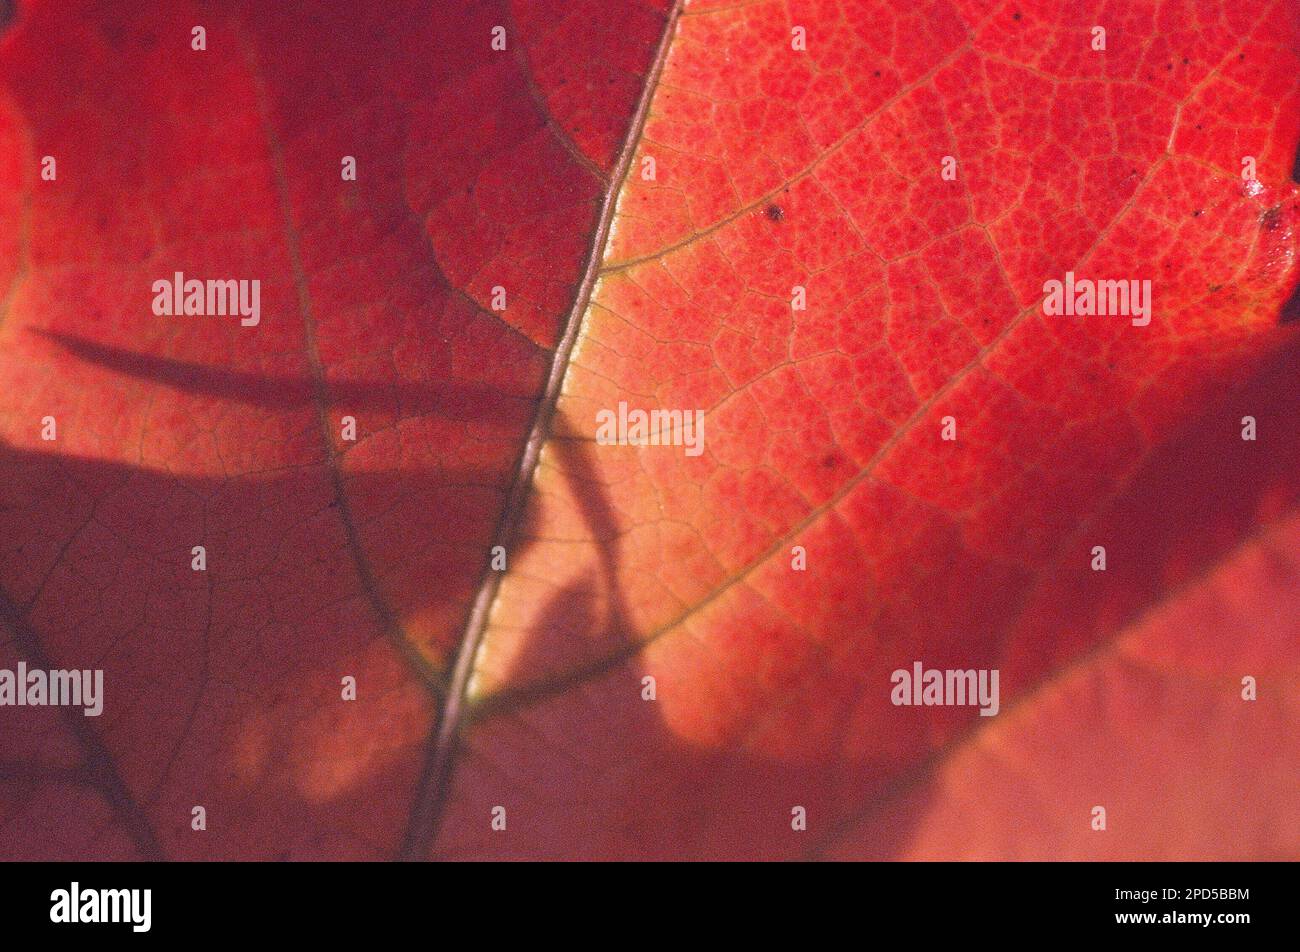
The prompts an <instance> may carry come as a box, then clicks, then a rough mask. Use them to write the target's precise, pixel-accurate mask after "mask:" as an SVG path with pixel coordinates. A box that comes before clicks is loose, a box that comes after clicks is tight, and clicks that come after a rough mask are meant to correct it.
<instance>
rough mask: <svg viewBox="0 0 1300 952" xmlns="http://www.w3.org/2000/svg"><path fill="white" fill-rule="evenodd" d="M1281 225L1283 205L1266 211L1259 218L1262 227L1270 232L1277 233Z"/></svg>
mask: <svg viewBox="0 0 1300 952" xmlns="http://www.w3.org/2000/svg"><path fill="white" fill-rule="evenodd" d="M1281 223H1282V206H1281V205H1274V206H1273V207H1272V208H1269V209H1266V210H1265V211H1264V213H1263V214H1262V215H1260V216H1259V224H1260V227H1262V228H1265V229H1267V230H1268V231H1277V226H1278V225H1280V224H1281Z"/></svg>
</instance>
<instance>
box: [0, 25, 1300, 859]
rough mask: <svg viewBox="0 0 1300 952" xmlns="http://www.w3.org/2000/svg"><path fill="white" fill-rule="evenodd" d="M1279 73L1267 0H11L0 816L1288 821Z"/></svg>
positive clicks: (1139, 828) (1298, 512)
mask: <svg viewBox="0 0 1300 952" xmlns="http://www.w3.org/2000/svg"><path fill="white" fill-rule="evenodd" d="M1099 31H1100V32H1099ZM1298 66H1300V12H1298V11H1297V10H1296V8H1295V6H1294V4H1292V3H1289V2H1287V0H1277V2H1274V3H1265V4H1261V5H1245V6H1243V5H1234V4H1229V3H1227V2H1225V0H1184V2H1181V3H1180V2H1173V3H1170V2H1163V3H1159V4H1156V3H1154V2H1149V0H1141V2H1136V3H1131V4H1127V5H1124V6H1122V7H1115V6H1113V5H1105V4H1100V3H1093V2H1084V3H1080V2H1077V0H1072V2H1057V3H1049V2H1040V0H1026V2H1024V3H1019V4H1017V3H986V2H971V3H967V2H952V3H950V2H932V3H920V4H917V3H897V2H880V3H861V4H851V3H838V2H831V0H791V2H789V3H778V2H765V0H757V2H745V3H736V2H734V0H715V2H689V3H686V4H684V5H683V4H674V3H671V2H669V0H615V2H611V0H601V2H597V0H580V2H566V3H549V2H506V0H499V2H489V3H468V2H466V3H460V2H450V3H439V4H417V3H397V4H393V3H383V4H378V3H375V4H371V3H365V2H361V3H354V4H351V5H348V6H347V7H336V6H334V5H313V4H296V3H287V4H260V3H252V2H249V3H229V4H220V5H215V4H207V3H198V2H185V3H176V4H168V5H167V6H166V9H163V10H159V9H154V8H153V7H151V6H149V5H145V4H138V3H124V4H117V5H112V6H109V5H102V4H91V3H62V4H58V5H54V4H50V3H45V2H32V0H28V2H24V3H20V4H19V5H18V7H17V11H16V14H15V15H14V17H13V19H12V22H10V23H9V24H8V25H7V26H6V27H5V28H4V33H3V35H0V90H2V93H0V142H2V143H3V146H4V148H3V149H0V156H3V158H0V249H2V252H3V253H0V269H3V272H2V273H0V293H2V294H3V295H4V297H3V309H2V310H0V382H2V383H3V390H2V391H0V393H2V394H3V403H0V427H3V429H2V430H0V439H2V440H3V444H0V670H4V669H9V670H16V669H17V668H18V666H19V665H20V664H22V665H25V666H26V667H27V668H33V669H42V670H53V669H88V670H89V669H100V670H102V671H103V684H104V690H103V702H104V703H103V713H102V714H100V715H99V716H93V717H86V716H84V714H83V711H82V709H81V708H80V707H73V706H62V707H60V706H53V705H44V706H42V705H37V706H23V707H17V706H6V705H0V727H3V730H0V856H3V857H5V858H42V859H45V858H70V859H72V858H92V859H105V858H118V857H125V858H146V859H159V858H172V859H217V858H241V859H244V858H258V859H261V858H292V859H298V858H329V859H356V858H436V859H468V858H492V857H506V858H620V859H624V858H626V859H630V858H684V859H697V858H747V859H757V858H793V857H805V856H815V857H829V858H891V859H892V858H906V859H952V858H963V859H964V858H980V859H990V858H1011V859H1021V858H1039V859H1048V858H1061V859H1103V858H1118V859H1156V858H1159V859H1228V858H1239V859H1263V858H1291V859H1294V858H1296V857H1297V855H1300V809H1297V800H1296V797H1295V779H1294V778H1295V777H1296V776H1297V774H1298V772H1300V691H1297V687H1298V685H1297V669H1298V665H1300V638H1297V635H1298V634H1300V605H1298V604H1297V600H1296V592H1297V591H1298V590H1300V589H1298V588H1297V581H1300V565H1297V552H1298V551H1300V546H1298V545H1297V543H1300V388H1297V387H1296V385H1295V381H1296V374H1297V370H1300V339H1298V338H1297V336H1296V334H1297V331H1296V326H1297V325H1296V324H1295V323H1294V317H1295V315H1296V313H1297V312H1296V304H1295V303H1294V301H1295V298H1294V297H1293V294H1294V292H1295V287H1296V283H1297V267H1296V251H1297V245H1298V242H1297V237H1296V231H1297V225H1298V224H1300V186H1298V185H1297V183H1296V177H1295V172H1293V168H1294V166H1295V163H1296V150H1297V142H1298V140H1300V81H1298V80H1297V76H1300V69H1297V67H1298ZM177 273H179V274H181V275H182V276H183V277H184V278H189V279H197V280H200V281H205V280H216V281H224V280H230V281H235V282H239V281H252V280H254V279H256V280H257V281H258V282H259V285H258V287H259V288H260V304H259V313H258V316H257V319H256V320H254V319H253V318H252V317H250V316H248V315H246V314H243V312H240V313H236V314H232V313H221V314H217V313H190V314H186V313H184V312H183V308H182V309H179V310H180V311H181V313H159V310H160V306H159V305H158V303H157V301H156V299H155V293H156V292H155V290H154V286H155V282H157V281H159V280H161V281H163V282H164V283H165V284H166V283H167V282H172V280H173V276H174V275H176V274H177ZM1076 278H1077V279H1078V280H1079V281H1083V282H1092V281H1097V282H1101V281H1116V282H1118V281H1123V282H1125V289H1126V290H1127V288H1128V287H1129V285H1128V284H1127V282H1130V281H1131V282H1135V285H1134V291H1133V297H1132V298H1128V297H1127V295H1126V298H1125V302H1126V304H1125V307H1124V309H1123V310H1121V311H1120V312H1119V313H1101V314H1090V315H1089V314H1077V313H1073V310H1074V308H1073V302H1072V307H1071V312H1070V313H1054V312H1053V311H1052V307H1051V306H1050V304H1049V303H1048V302H1049V301H1050V300H1051V293H1050V291H1049V282H1052V281H1059V282H1062V283H1063V284H1064V283H1066V282H1069V284H1070V286H1071V288H1072V287H1073V286H1074V282H1075V280H1076ZM1143 282H1150V284H1149V287H1150V297H1149V299H1148V300H1147V303H1148V304H1149V305H1150V307H1149V311H1147V312H1145V313H1144V312H1143V310H1142V306H1141V305H1140V304H1139V303H1138V302H1139V301H1140V300H1141V297H1140V293H1139V291H1138V290H1137V289H1139V288H1141V287H1143ZM177 283H183V282H182V281H179V280H178V282H177ZM241 287H242V286H241ZM178 293H179V292H178ZM164 299H165V301H164V303H165V304H166V301H168V300H170V292H168V293H165V294H164ZM1111 300H1112V301H1114V300H1116V298H1114V297H1112V299H1111ZM1130 305H1131V306H1130ZM167 306H168V308H170V305H167ZM199 310H200V311H202V310H203V308H199ZM241 316H243V317H246V318H247V320H241ZM1144 317H1149V321H1147V320H1144ZM637 412H645V413H651V412H653V413H655V414H656V415H655V416H654V417H653V420H654V421H656V422H655V423H654V425H653V426H652V427H651V428H650V430H651V432H652V434H653V436H654V437H655V439H654V440H653V442H652V443H646V444H644V445H627V443H628V442H632V443H634V444H635V442H636V440H635V437H634V438H633V440H631V441H627V440H622V441H620V440H618V439H615V440H613V441H611V440H609V439H606V438H605V435H606V434H604V433H603V431H602V430H601V429H600V427H601V426H602V425H604V424H603V423H602V421H605V422H609V421H611V420H617V421H618V426H617V435H618V436H621V437H626V436H627V435H628V432H627V430H626V428H627V423H628V420H629V415H630V414H632V415H634V414H636V413H637ZM674 413H675V414H676V416H675V417H674V416H673V414H674ZM697 421H701V422H697ZM196 547H197V548H196ZM196 560H197V561H196ZM914 664H919V665H920V666H921V667H922V669H933V670H938V671H945V670H950V669H951V670H962V671H964V670H971V671H980V672H984V673H985V674H988V673H990V672H996V673H997V674H998V675H999V681H998V682H997V683H998V684H999V691H998V697H997V700H996V701H994V702H993V703H991V704H988V703H986V704H983V705H982V708H983V714H982V713H981V705H977V704H974V703H959V704H925V703H922V704H903V703H898V698H897V694H896V692H895V691H894V687H895V684H894V675H895V673H896V672H899V671H903V672H911V671H912V670H913V665H914ZM0 688H2V685H0ZM352 688H354V689H355V695H354V697H353V696H350V695H349V691H350V690H351V689H352ZM0 700H3V695H2V694H0ZM1098 808H1101V809H1102V810H1103V811H1104V813H1103V814H1102V816H1104V826H1099V825H1098V813H1097V810H1098Z"/></svg>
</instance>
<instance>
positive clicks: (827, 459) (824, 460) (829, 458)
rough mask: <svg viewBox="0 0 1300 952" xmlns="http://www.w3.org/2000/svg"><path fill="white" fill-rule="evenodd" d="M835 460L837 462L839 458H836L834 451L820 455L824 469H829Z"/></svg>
mask: <svg viewBox="0 0 1300 952" xmlns="http://www.w3.org/2000/svg"><path fill="white" fill-rule="evenodd" d="M837 462H839V460H838V459H836V457H835V454H834V453H832V454H830V455H829V456H823V457H822V466H824V467H825V468H826V469H830V468H831V467H832V466H834V465H835V464H836V463H837Z"/></svg>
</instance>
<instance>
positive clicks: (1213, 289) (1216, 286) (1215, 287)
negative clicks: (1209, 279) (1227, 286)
mask: <svg viewBox="0 0 1300 952" xmlns="http://www.w3.org/2000/svg"><path fill="white" fill-rule="evenodd" d="M1222 287H1223V285H1222V284H1211V285H1210V293H1211V294H1215V293H1217V292H1218V291H1219V289H1221V288H1222Z"/></svg>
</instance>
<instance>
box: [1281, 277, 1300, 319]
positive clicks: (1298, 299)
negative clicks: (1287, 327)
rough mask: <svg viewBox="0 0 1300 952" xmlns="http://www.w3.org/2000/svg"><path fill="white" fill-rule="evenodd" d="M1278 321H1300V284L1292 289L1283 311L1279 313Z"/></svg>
mask: <svg viewBox="0 0 1300 952" xmlns="http://www.w3.org/2000/svg"><path fill="white" fill-rule="evenodd" d="M1278 322H1279V323H1281V324H1295V323H1297V322H1300V284H1297V285H1296V286H1295V287H1293V288H1292V289H1291V296H1290V297H1289V298H1287V299H1286V303H1285V304H1283V305H1282V311H1281V313H1280V314H1278Z"/></svg>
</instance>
